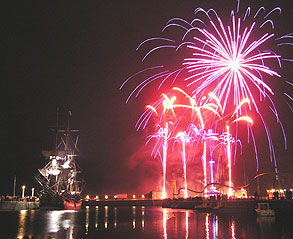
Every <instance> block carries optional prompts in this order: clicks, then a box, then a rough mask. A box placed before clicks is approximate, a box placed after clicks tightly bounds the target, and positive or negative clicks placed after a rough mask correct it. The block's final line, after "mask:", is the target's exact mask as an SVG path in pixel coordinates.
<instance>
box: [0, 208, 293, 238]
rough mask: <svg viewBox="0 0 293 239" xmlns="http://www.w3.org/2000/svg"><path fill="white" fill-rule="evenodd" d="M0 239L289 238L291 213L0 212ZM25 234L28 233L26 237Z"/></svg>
mask: <svg viewBox="0 0 293 239" xmlns="http://www.w3.org/2000/svg"><path fill="white" fill-rule="evenodd" d="M0 220H1V238H7V239H9V238H34V239H35V238H40V239H41V238H42V239H43V238H56V239H63V238H66V239H67V238H68V239H70V238H103V239H104V238H105V239H106V238H109V239H112V238H150V239H153V238H162V239H167V238H169V239H171V238H176V239H177V238H186V239H187V238H190V239H191V238H212V239H216V238H231V239H232V238H233V239H234V238H238V239H239V238H248V239H253V238H265V239H267V238H292V237H293V227H292V225H293V220H292V219H291V217H286V218H285V217H282V216H280V215H277V216H276V217H272V218H270V217H264V218H259V217H256V216H255V215H246V216H243V215H237V216H236V215H234V216H228V215H225V216H224V215H215V214H209V213H198V212H196V211H192V210H179V209H167V208H161V207H143V206H142V207H141V206H133V207H112V206H99V207H96V208H86V209H82V210H76V211H68V210H67V211H64V210H51V211H50V210H21V211H1V212H0ZM25 236H26V237H25Z"/></svg>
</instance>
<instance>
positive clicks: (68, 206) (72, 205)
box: [63, 200, 82, 210]
mask: <svg viewBox="0 0 293 239" xmlns="http://www.w3.org/2000/svg"><path fill="white" fill-rule="evenodd" d="M81 204H82V202H81V201H74V200H70V201H67V200H64V201H63V205H64V209H65V210H78V209H80V208H81Z"/></svg>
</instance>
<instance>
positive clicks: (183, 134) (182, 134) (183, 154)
mask: <svg viewBox="0 0 293 239" xmlns="http://www.w3.org/2000/svg"><path fill="white" fill-rule="evenodd" d="M176 139H179V140H180V141H181V143H182V151H181V157H182V163H183V172H184V198H188V193H187V176H186V166H187V159H186V152H185V147H186V144H188V143H189V142H190V137H189V135H188V134H187V133H186V132H184V131H183V132H182V131H181V132H179V133H178V134H177V135H176Z"/></svg>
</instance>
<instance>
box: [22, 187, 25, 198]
mask: <svg viewBox="0 0 293 239" xmlns="http://www.w3.org/2000/svg"><path fill="white" fill-rule="evenodd" d="M21 188H22V196H21V197H22V198H24V190H25V185H22V187H21Z"/></svg>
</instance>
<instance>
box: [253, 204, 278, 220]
mask: <svg viewBox="0 0 293 239" xmlns="http://www.w3.org/2000/svg"><path fill="white" fill-rule="evenodd" d="M255 211H256V214H257V216H261V217H274V216H275V211H274V210H273V209H271V208H270V204H269V203H268V202H258V203H257V207H256V209H255Z"/></svg>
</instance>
